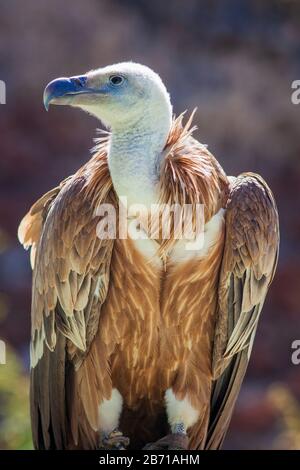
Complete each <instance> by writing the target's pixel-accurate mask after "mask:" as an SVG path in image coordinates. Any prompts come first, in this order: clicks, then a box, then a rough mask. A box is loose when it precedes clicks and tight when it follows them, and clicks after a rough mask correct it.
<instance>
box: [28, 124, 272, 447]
mask: <svg viewBox="0 0 300 470" xmlns="http://www.w3.org/2000/svg"><path fill="white" fill-rule="evenodd" d="M181 121H182V117H181V118H180V119H179V120H178V119H177V120H176V121H174V122H173V127H172V130H171V133H170V136H169V139H168V142H167V145H166V155H165V162H164V165H163V168H162V176H161V199H162V200H163V201H166V202H171V203H172V202H174V201H178V199H179V197H181V198H184V201H185V202H187V201H188V202H190V203H194V202H203V203H204V204H205V221H206V222H207V221H209V220H210V218H211V217H212V216H213V215H214V214H216V213H217V212H218V210H219V209H220V208H221V207H223V208H226V209H227V211H226V230H225V226H224V229H223V230H222V232H221V235H220V237H219V239H218V241H217V243H215V245H214V246H213V247H212V249H211V250H210V252H209V254H208V256H206V257H205V258H204V259H200V260H198V259H196V260H193V261H190V262H187V263H184V264H183V265H180V266H174V265H172V263H171V264H168V261H167V265H166V267H165V270H163V271H162V272H161V271H160V270H159V269H158V268H157V267H154V266H151V264H149V263H148V262H147V260H145V259H144V258H143V255H142V254H140V253H139V252H137V250H136V249H135V248H134V246H133V244H132V242H131V241H130V240H116V241H114V240H105V241H104V240H100V239H99V238H97V236H96V226H97V223H98V222H99V218H98V217H95V216H94V211H95V209H96V207H97V205H98V204H99V203H103V202H111V203H113V204H115V206H116V208H117V202H116V196H115V194H114V190H113V187H112V183H111V179H110V175H109V170H108V166H107V155H106V148H107V141H108V139H109V137H107V138H105V139H104V140H103V141H102V143H101V145H100V146H99V148H98V151H97V153H96V155H95V156H94V157H93V158H92V159H91V160H90V161H89V162H88V163H87V164H85V165H84V166H83V167H82V168H81V169H80V170H79V171H78V172H77V173H76V174H75V175H73V176H71V177H70V178H68V179H66V180H65V181H63V182H62V183H61V185H60V186H59V187H57V188H55V189H53V190H52V191H49V192H48V193H47V194H45V195H44V196H43V197H42V198H41V199H39V201H38V202H36V203H35V204H34V205H33V207H32V208H31V210H30V212H29V213H28V214H27V215H26V216H25V218H24V219H23V221H22V223H21V225H20V229H19V237H20V240H21V241H22V243H23V244H24V246H25V247H26V248H27V247H29V246H31V247H32V252H33V253H36V256H35V258H36V259H35V261H34V259H33V264H34V269H33V298H32V355H33V357H34V358H35V359H34V361H35V362H37V364H36V365H35V366H34V367H33V369H32V373H31V387H32V389H31V413H32V425H33V436H34V444H35V446H36V447H37V448H77V447H79V448H95V447H96V446H97V443H98V440H97V429H98V428H99V422H98V411H97V409H98V406H99V403H101V400H103V399H104V398H106V399H109V397H110V394H111V390H112V387H116V388H117V389H118V390H119V391H120V393H121V395H122V396H123V399H124V411H123V416H122V419H121V429H122V430H123V432H124V433H125V434H126V435H128V436H129V437H130V438H131V445H132V447H141V446H142V445H144V444H145V443H146V442H148V441H153V440H156V439H158V438H160V437H162V435H163V434H164V432H167V422H166V419H165V416H164V392H165V390H167V389H168V388H169V387H171V386H172V387H173V390H174V392H175V393H176V395H177V396H178V398H179V399H180V398H184V396H185V395H186V394H187V393H189V396H190V400H191V403H192V405H193V406H194V407H195V408H196V409H199V410H201V416H200V419H199V421H198V422H197V423H196V424H195V425H194V426H193V427H192V428H191V429H190V431H189V435H190V437H191V439H190V447H191V448H218V447H219V446H220V444H221V443H222V441H223V438H224V434H225V432H226V430H227V427H228V424H229V420H230V417H231V414H232V409H233V405H234V402H235V399H236V397H237V394H238V391H239V388H240V385H241V381H242V379H243V376H244V373H245V370H246V366H247V363H248V358H247V356H248V354H249V350H250V348H251V342H252V339H253V336H254V334H255V330H256V326H257V321H258V318H259V314H260V311H261V308H262V305H263V301H264V298H265V296H266V292H267V289H268V287H269V284H270V282H271V280H272V278H273V275H274V270H275V266H276V259H277V251H278V219H277V211H276V206H275V202H274V199H273V196H272V194H271V192H270V190H269V188H268V186H267V185H266V183H265V182H264V181H263V180H262V178H260V177H259V176H257V175H254V174H250V173H248V174H243V175H241V176H239V177H238V178H236V179H232V181H231V182H229V180H228V179H227V177H226V176H225V174H224V172H223V170H222V169H221V168H220V166H219V165H218V163H217V162H216V160H215V159H214V157H213V156H212V155H211V154H210V153H209V152H208V151H207V149H206V148H205V147H204V146H202V145H200V144H199V143H198V142H197V141H195V140H194V139H193V138H192V137H191V135H190V134H191V132H190V131H189V129H188V128H187V127H182V125H181ZM189 125H190V123H189ZM181 185H183V186H184V188H185V192H184V196H182V193H181V192H180V187H181ZM172 243H174V240H171V245H172ZM169 247H170V241H169V240H168V243H165V246H164V244H162V246H161V247H160V248H159V251H160V252H161V250H162V249H163V251H165V250H167V249H168V248H169ZM162 256H163V255H162ZM191 344H193V350H191V346H190V345H191Z"/></svg>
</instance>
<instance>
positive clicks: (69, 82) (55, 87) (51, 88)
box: [44, 75, 91, 111]
mask: <svg viewBox="0 0 300 470" xmlns="http://www.w3.org/2000/svg"><path fill="white" fill-rule="evenodd" d="M86 82H87V76H86V75H78V76H75V77H70V78H66V77H62V78H56V79H55V80H52V82H50V83H48V85H47V86H46V88H45V90H44V106H45V108H46V110H47V111H48V109H49V106H50V103H53V104H69V100H68V99H66V98H68V97H71V96H73V95H79V94H82V93H91V89H89V88H87V87H86Z"/></svg>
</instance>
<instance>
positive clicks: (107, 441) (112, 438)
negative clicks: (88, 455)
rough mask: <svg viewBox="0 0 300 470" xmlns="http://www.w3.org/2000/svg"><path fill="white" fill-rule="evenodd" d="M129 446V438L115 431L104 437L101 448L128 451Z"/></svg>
mask: <svg viewBox="0 0 300 470" xmlns="http://www.w3.org/2000/svg"><path fill="white" fill-rule="evenodd" d="M128 446H129V437H126V436H123V434H122V432H121V431H119V430H118V429H114V430H113V431H112V432H111V433H109V434H108V435H107V436H104V437H103V439H102V441H101V443H100V448H102V449H110V450H126V447H128Z"/></svg>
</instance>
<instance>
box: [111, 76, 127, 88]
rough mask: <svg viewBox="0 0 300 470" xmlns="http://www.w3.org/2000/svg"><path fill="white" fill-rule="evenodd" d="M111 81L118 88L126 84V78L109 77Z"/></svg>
mask: <svg viewBox="0 0 300 470" xmlns="http://www.w3.org/2000/svg"><path fill="white" fill-rule="evenodd" d="M109 81H110V83H111V84H112V85H114V86H118V85H121V84H122V83H123V82H124V78H123V77H121V76H120V75H111V76H110V77H109Z"/></svg>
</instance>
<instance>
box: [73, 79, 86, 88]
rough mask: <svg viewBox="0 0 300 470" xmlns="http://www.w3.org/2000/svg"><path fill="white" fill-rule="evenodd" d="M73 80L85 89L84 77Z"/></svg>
mask: <svg viewBox="0 0 300 470" xmlns="http://www.w3.org/2000/svg"><path fill="white" fill-rule="evenodd" d="M72 80H73V82H74V83H75V84H76V85H77V86H78V87H83V86H84V85H85V78H84V77H74V78H72Z"/></svg>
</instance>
